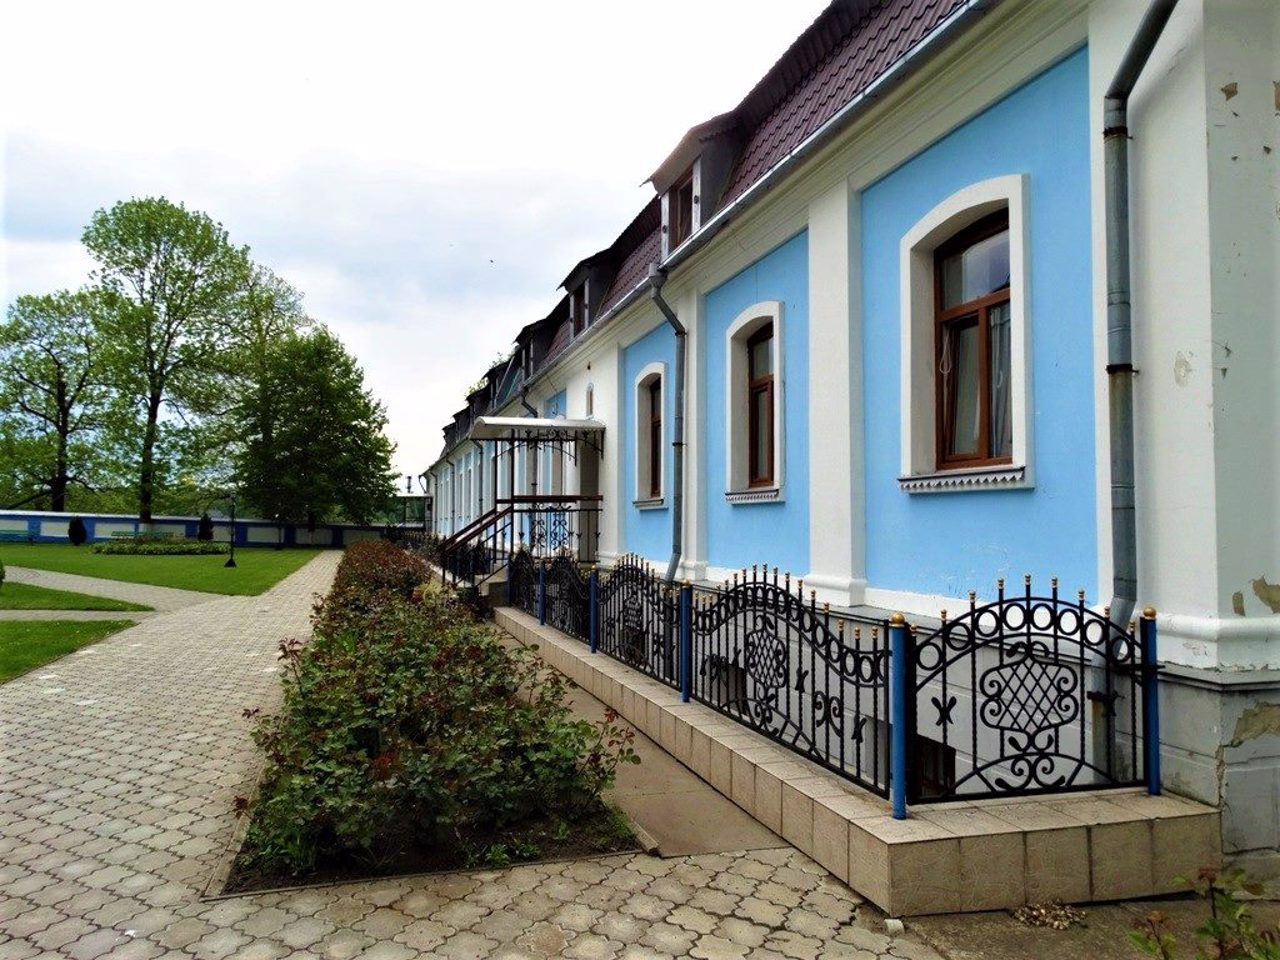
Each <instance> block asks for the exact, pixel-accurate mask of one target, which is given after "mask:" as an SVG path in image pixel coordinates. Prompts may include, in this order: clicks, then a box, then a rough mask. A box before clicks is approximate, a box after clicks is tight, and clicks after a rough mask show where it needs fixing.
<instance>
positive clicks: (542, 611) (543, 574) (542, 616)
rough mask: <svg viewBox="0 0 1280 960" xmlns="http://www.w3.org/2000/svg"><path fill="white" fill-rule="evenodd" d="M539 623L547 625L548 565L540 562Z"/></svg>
mask: <svg viewBox="0 0 1280 960" xmlns="http://www.w3.org/2000/svg"><path fill="white" fill-rule="evenodd" d="M538 623H539V624H540V625H541V626H544V627H545V626H546V625H547V565H546V564H545V563H544V562H542V561H541V560H539V561H538Z"/></svg>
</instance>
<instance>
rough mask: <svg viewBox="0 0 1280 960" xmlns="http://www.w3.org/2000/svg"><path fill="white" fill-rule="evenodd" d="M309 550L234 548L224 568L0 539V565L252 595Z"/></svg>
mask: <svg viewBox="0 0 1280 960" xmlns="http://www.w3.org/2000/svg"><path fill="white" fill-rule="evenodd" d="M316 552H317V551H315V550H309V549H305V548H297V549H290V550H272V549H271V548H270V547H254V548H251V549H247V550H245V549H241V550H237V551H236V567H235V568H234V569H227V568H226V567H225V566H223V564H225V563H226V562H227V558H226V555H225V554H221V555H211V556H195V557H131V556H117V555H110V554H101V553H94V552H93V551H92V550H91V549H90V547H89V546H88V545H87V544H86V545H85V546H82V547H73V546H71V545H70V544H63V543H0V563H3V564H5V565H6V566H10V565H12V566H15V567H33V568H35V569H37V570H55V571H57V572H58V573H76V574H79V575H80V576H82V577H102V578H103V579H104V580H127V581H128V582H129V583H150V584H153V585H155V586H158V587H177V588H178V589H181V590H203V591H204V592H206V593H226V594H233V595H236V596H253V595H256V594H259V593H262V591H264V590H266V589H268V588H269V587H272V586H274V585H275V584H276V583H278V582H279V581H280V580H282V579H284V578H285V577H287V576H288V575H289V574H291V573H293V571H295V570H297V569H298V568H299V567H301V566H302V565H303V564H304V563H306V562H307V561H308V560H310V559H311V558H312V557H314V556H315V555H316Z"/></svg>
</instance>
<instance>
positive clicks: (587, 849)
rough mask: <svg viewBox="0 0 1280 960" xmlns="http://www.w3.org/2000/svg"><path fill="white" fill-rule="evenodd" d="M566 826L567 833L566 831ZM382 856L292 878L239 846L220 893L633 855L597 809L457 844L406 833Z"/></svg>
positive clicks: (619, 819)
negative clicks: (571, 818) (573, 817)
mask: <svg viewBox="0 0 1280 960" xmlns="http://www.w3.org/2000/svg"><path fill="white" fill-rule="evenodd" d="M566 827H567V829H566ZM385 847H386V850H387V852H386V854H385V855H383V856H381V857H379V858H378V859H377V860H376V861H370V860H366V859H359V858H356V857H354V856H348V857H344V858H340V859H339V858H334V859H331V860H328V861H324V862H321V863H319V864H317V865H316V868H315V869H314V870H312V871H310V872H309V873H305V874H298V873H292V872H290V871H288V870H286V869H282V868H278V867H273V866H272V865H271V864H266V863H253V862H252V861H251V859H250V857H249V856H248V855H247V852H246V850H245V849H244V848H243V847H242V848H241V849H240V852H239V853H238V854H237V855H236V859H235V862H234V863H233V864H232V865H231V873H230V875H229V876H228V877H227V882H226V885H225V886H224V887H223V890H222V892H223V894H233V893H251V892H254V891H258V890H272V889H276V888H279V887H296V886H319V885H323V884H331V883H346V882H349V881H355V880H372V879H378V878H384V877H394V876H404V875H408V874H419V873H444V872H450V871H456V870H492V869H498V868H502V867H509V866H514V865H516V864H524V863H540V862H545V861H551V860H572V859H579V858H583V857H594V856H600V855H602V854H607V853H630V852H638V851H639V850H640V849H641V848H640V845H639V843H637V841H636V837H635V834H634V833H633V832H632V830H631V826H630V824H629V823H628V821H627V819H626V817H625V816H623V815H622V814H620V813H619V812H617V811H616V810H613V809H612V808H610V807H607V806H605V805H604V804H601V805H600V807H599V809H598V810H597V811H595V812H593V813H590V814H588V815H586V816H584V817H582V818H581V819H580V820H578V821H577V822H575V823H568V824H564V823H557V822H554V821H552V820H538V821H533V822H530V823H526V824H522V825H521V826H519V827H518V828H515V829H510V830H505V831H501V832H496V833H488V834H485V835H484V836H483V837H470V838H463V840H462V841H461V842H457V841H454V842H448V843H443V842H436V843H430V842H423V841H422V840H421V839H419V838H415V837H413V836H412V835H409V834H406V836H404V837H402V838H398V839H396V838H388V839H387V842H386V844H385Z"/></svg>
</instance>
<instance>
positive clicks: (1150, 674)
mask: <svg viewBox="0 0 1280 960" xmlns="http://www.w3.org/2000/svg"><path fill="white" fill-rule="evenodd" d="M511 569H512V581H511V589H512V594H511V596H512V603H513V604H515V605H517V606H519V607H520V608H521V609H523V610H525V611H526V612H528V613H537V614H538V615H539V616H540V618H541V619H542V622H544V623H551V624H552V625H553V626H556V627H558V628H559V629H561V630H562V631H563V632H565V633H569V634H571V635H573V636H576V637H579V638H581V639H584V640H586V641H587V642H588V643H589V644H590V646H591V649H592V652H595V651H597V650H599V651H602V652H604V653H606V654H608V655H609V656H612V657H614V658H615V659H617V660H620V661H622V662H623V663H625V664H628V665H629V666H631V667H634V668H635V669H637V670H640V671H642V672H643V673H645V674H647V675H649V676H651V677H654V678H656V679H658V680H660V681H662V682H663V683H666V684H668V685H670V686H673V687H676V688H677V689H679V690H680V691H681V694H682V697H683V699H684V700H686V701H688V700H691V699H692V700H697V701H699V702H701V703H704V704H706V705H707V706H709V707H711V708H713V709H715V710H717V711H719V712H720V713H721V714H723V715H725V716H727V717H730V718H732V719H733V720H735V721H737V722H739V723H742V724H744V725H745V726H748V727H750V728H751V729H753V730H756V731H757V732H759V733H762V734H764V735H765V736H767V737H769V738H770V739H772V740H774V741H775V742H777V743H779V744H781V745H783V746H785V747H787V748H789V749H791V750H794V751H796V752H797V753H799V754H801V755H803V756H804V757H806V758H807V759H809V760H812V761H814V762H815V763H818V764H820V765H822V766H824V767H826V768H828V769H830V770H833V771H835V772H837V773H839V774H841V775H842V776H844V777H846V778H847V779H849V780H851V781H853V782H855V783H857V784H859V785H860V786H862V787H864V788H866V789H868V790H872V791H874V792H876V793H879V794H881V795H888V796H890V797H891V798H892V800H893V808H894V815H895V816H899V817H902V816H906V808H907V803H908V801H910V802H911V803H928V802H936V801H942V800H954V799H967V798H978V797H990V796H1013V795H1019V794H1026V793H1049V792H1062V791H1069V790H1076V789H1098V788H1102V787H1113V786H1132V785H1136V784H1139V783H1143V782H1145V783H1146V785H1147V788H1148V790H1149V791H1151V792H1152V793H1158V792H1159V790H1160V753H1159V741H1160V737H1159V709H1158V699H1157V666H1156V621H1155V612H1154V611H1151V610H1148V611H1145V612H1144V614H1143V617H1142V620H1141V626H1140V628H1138V629H1135V628H1134V626H1133V625H1132V624H1130V625H1129V627H1128V629H1124V628H1122V627H1120V626H1118V625H1116V624H1113V623H1112V622H1111V620H1110V613H1109V611H1106V610H1104V611H1102V612H1097V611H1095V610H1092V609H1091V608H1089V607H1088V606H1087V605H1086V604H1085V600H1084V596H1083V593H1081V594H1079V595H1077V597H1076V599H1075V600H1074V601H1072V600H1067V599H1063V598H1061V597H1060V596H1059V595H1058V586H1057V581H1056V580H1055V581H1054V583H1053V588H1052V590H1051V592H1050V595H1049V596H1036V595H1034V594H1033V592H1032V589H1031V582H1030V579H1029V578H1028V579H1027V580H1026V581H1025V589H1024V590H1023V592H1022V593H1021V594H1019V595H1017V596H1007V595H1006V593H1005V589H1004V583H1003V581H1001V582H1000V584H999V588H998V591H997V597H996V599H995V600H994V601H992V602H990V603H986V604H981V605H980V604H979V603H978V602H977V599H976V597H975V596H974V595H972V594H971V595H970V602H969V609H968V610H967V611H966V612H965V613H964V614H963V615H962V616H960V617H958V618H954V619H947V618H946V616H945V612H944V615H943V619H942V623H941V626H938V627H936V628H930V629H928V630H924V629H921V630H918V631H913V630H912V628H911V627H909V626H908V625H907V623H906V621H905V620H904V619H903V618H902V617H901V615H899V614H895V615H894V617H893V618H891V619H890V620H888V621H884V620H875V619H868V618H859V617H855V616H852V615H850V614H847V613H839V614H838V613H836V612H834V611H832V610H831V609H830V608H829V607H828V606H826V605H823V606H821V607H820V606H819V605H818V603H817V601H816V598H815V596H814V594H813V592H812V591H810V592H809V594H808V596H807V597H806V595H805V592H804V584H803V581H797V582H796V584H795V586H794V588H793V586H792V581H791V578H790V576H789V575H784V576H783V577H782V578H781V579H779V577H778V571H777V570H776V569H774V570H773V571H772V572H769V571H767V570H764V569H761V568H758V567H754V568H752V569H751V570H750V571H747V570H744V571H743V572H742V573H741V575H737V576H735V577H733V578H732V579H731V580H730V581H729V582H727V583H726V584H725V585H724V587H723V588H719V589H709V588H706V587H698V588H694V587H692V586H691V585H689V584H687V583H686V584H684V585H683V586H681V587H679V588H673V587H671V586H669V585H667V584H666V583H664V582H663V581H662V580H661V579H659V578H658V577H657V576H656V574H654V573H653V572H652V571H651V570H650V569H649V568H648V567H647V566H646V565H645V564H644V562H643V561H641V560H639V559H638V558H635V557H625V558H623V559H622V560H620V561H619V562H618V564H617V565H616V566H615V567H614V569H613V570H612V571H611V572H608V573H607V574H601V573H599V572H596V571H593V572H592V573H591V574H590V575H589V576H587V577H584V576H583V575H582V572H581V568H580V567H579V565H578V563H577V562H576V560H575V559H574V558H573V557H572V556H570V555H567V554H565V555H562V556H561V557H559V558H557V559H556V560H555V561H554V562H553V563H552V564H551V565H550V566H540V565H539V564H538V562H537V561H536V560H534V559H533V558H532V557H530V556H529V555H528V554H527V553H524V552H522V553H521V554H519V555H518V556H517V558H516V560H515V561H513V563H512V567H511ZM1140 701H1141V702H1140Z"/></svg>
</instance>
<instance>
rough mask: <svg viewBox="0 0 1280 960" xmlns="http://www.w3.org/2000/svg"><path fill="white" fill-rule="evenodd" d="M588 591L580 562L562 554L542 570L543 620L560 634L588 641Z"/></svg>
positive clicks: (589, 615) (589, 608)
mask: <svg viewBox="0 0 1280 960" xmlns="http://www.w3.org/2000/svg"><path fill="white" fill-rule="evenodd" d="M589 590H590V587H589V584H588V583H587V578H586V577H584V576H583V575H582V568H581V567H580V566H578V561H577V560H576V559H574V558H573V557H572V556H571V555H569V554H568V553H562V554H560V555H559V556H558V557H556V558H555V559H553V560H552V561H551V562H550V563H548V564H546V565H545V569H544V571H543V595H544V598H545V599H544V603H545V606H546V609H545V611H544V614H543V619H544V621H545V622H546V623H549V624H551V625H552V626H553V627H555V628H556V629H557V630H559V631H560V632H561V633H567V634H569V636H571V637H577V638H578V639H579V640H583V641H586V640H587V639H588V630H589V627H590V623H589V621H590V618H591V607H590V604H589V602H588V601H589V599H590V597H589V595H588V592H589Z"/></svg>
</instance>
